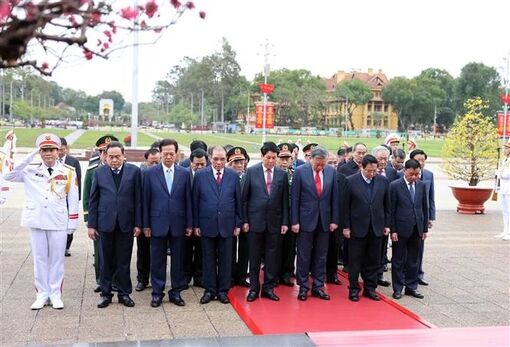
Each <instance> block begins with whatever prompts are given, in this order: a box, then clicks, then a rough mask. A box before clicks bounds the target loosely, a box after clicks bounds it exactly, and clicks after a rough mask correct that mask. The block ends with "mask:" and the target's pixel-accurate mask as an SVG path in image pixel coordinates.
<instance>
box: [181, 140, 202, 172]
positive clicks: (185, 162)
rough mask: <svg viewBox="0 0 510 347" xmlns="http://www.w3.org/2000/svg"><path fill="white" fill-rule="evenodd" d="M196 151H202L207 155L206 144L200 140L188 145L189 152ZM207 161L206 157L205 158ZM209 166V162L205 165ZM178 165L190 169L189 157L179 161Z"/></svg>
mask: <svg viewBox="0 0 510 347" xmlns="http://www.w3.org/2000/svg"><path fill="white" fill-rule="evenodd" d="M196 149H202V150H204V151H205V152H206V153H207V144H206V143H205V142H204V141H202V140H193V141H191V143H190V145H189V150H190V151H191V152H193V151H194V150H196ZM206 159H207V157H206ZM207 164H208V165H209V162H208V163H207ZM179 165H180V166H182V167H190V166H191V157H189V158H185V159H183V160H181V161H179Z"/></svg>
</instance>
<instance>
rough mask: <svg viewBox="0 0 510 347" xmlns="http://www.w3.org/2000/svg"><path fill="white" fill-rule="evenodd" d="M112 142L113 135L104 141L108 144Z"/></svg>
mask: <svg viewBox="0 0 510 347" xmlns="http://www.w3.org/2000/svg"><path fill="white" fill-rule="evenodd" d="M110 142H112V138H111V137H107V138H106V139H105V140H104V143H106V144H109V143H110Z"/></svg>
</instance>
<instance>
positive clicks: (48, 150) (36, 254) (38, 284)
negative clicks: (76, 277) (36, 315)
mask: <svg viewBox="0 0 510 347" xmlns="http://www.w3.org/2000/svg"><path fill="white" fill-rule="evenodd" d="M35 145H36V147H37V150H35V151H32V152H31V153H30V154H29V155H28V156H27V157H26V158H25V159H24V160H23V161H22V162H21V163H19V164H18V165H16V166H15V167H14V169H13V170H12V171H11V172H8V173H7V174H6V175H5V176H4V178H5V179H6V180H7V181H11V182H23V183H24V186H25V192H26V203H25V208H24V209H23V214H22V217H21V226H23V227H28V228H30V231H31V235H32V258H33V261H34V281H35V290H36V292H37V298H36V300H35V301H34V303H33V304H32V306H31V307H30V308H31V309H32V310H40V309H41V308H43V307H44V306H45V305H47V304H48V303H51V305H52V306H53V308H55V309H62V308H64V302H63V301H62V288H63V282H64V253H65V247H66V241H67V234H68V233H72V232H74V230H76V228H77V227H78V211H79V198H78V183H77V178H76V173H75V171H74V168H73V167H72V166H69V165H67V164H62V163H59V162H58V160H57V158H58V149H59V148H60V145H61V144H60V139H59V138H58V136H56V135H54V134H42V135H39V136H38V137H37V139H36V141H35ZM38 153H39V155H40V156H41V159H42V163H38V164H35V165H30V164H31V163H32V161H33V159H34V157H35V155H36V154H38Z"/></svg>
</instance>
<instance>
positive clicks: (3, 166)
mask: <svg viewBox="0 0 510 347" xmlns="http://www.w3.org/2000/svg"><path fill="white" fill-rule="evenodd" d="M6 159H7V156H6V154H5V153H4V152H2V151H1V150H0V206H1V205H3V204H5V202H6V201H7V194H8V193H9V183H8V182H7V181H6V180H5V179H4V175H5V174H6V173H7V172H9V167H8V163H7V160H6Z"/></svg>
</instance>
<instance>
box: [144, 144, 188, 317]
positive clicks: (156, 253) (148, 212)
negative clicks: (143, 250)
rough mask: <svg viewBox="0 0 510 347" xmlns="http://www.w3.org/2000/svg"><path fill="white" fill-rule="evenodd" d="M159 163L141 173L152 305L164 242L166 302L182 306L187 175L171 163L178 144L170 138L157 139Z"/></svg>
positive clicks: (161, 280) (159, 286)
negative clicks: (168, 285)
mask: <svg viewBox="0 0 510 347" xmlns="http://www.w3.org/2000/svg"><path fill="white" fill-rule="evenodd" d="M159 151H160V153H161V158H162V160H161V163H160V164H158V165H155V166H153V167H151V168H149V169H147V170H146V171H144V173H143V188H142V191H143V194H142V195H143V233H144V234H145V236H146V237H150V238H151V252H150V253H151V283H152V300H151V306H152V307H159V306H160V305H161V302H162V300H163V297H164V295H165V293H164V290H165V283H166V265H167V244H168V243H170V249H171V253H172V262H171V264H170V278H171V282H172V289H171V290H170V291H169V292H168V297H169V300H170V302H172V303H174V304H175V305H177V306H184V305H185V302H184V300H183V299H182V297H181V294H180V293H181V291H182V290H184V289H185V287H186V281H185V279H184V269H183V260H184V259H183V245H184V237H185V236H190V235H191V233H192V232H193V229H192V227H193V214H192V198H191V178H190V176H189V173H188V171H187V170H186V169H185V168H183V167H182V166H179V165H176V164H175V158H176V156H177V154H178V153H179V145H178V144H177V141H175V140H173V139H163V140H161V141H160V143H159Z"/></svg>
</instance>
